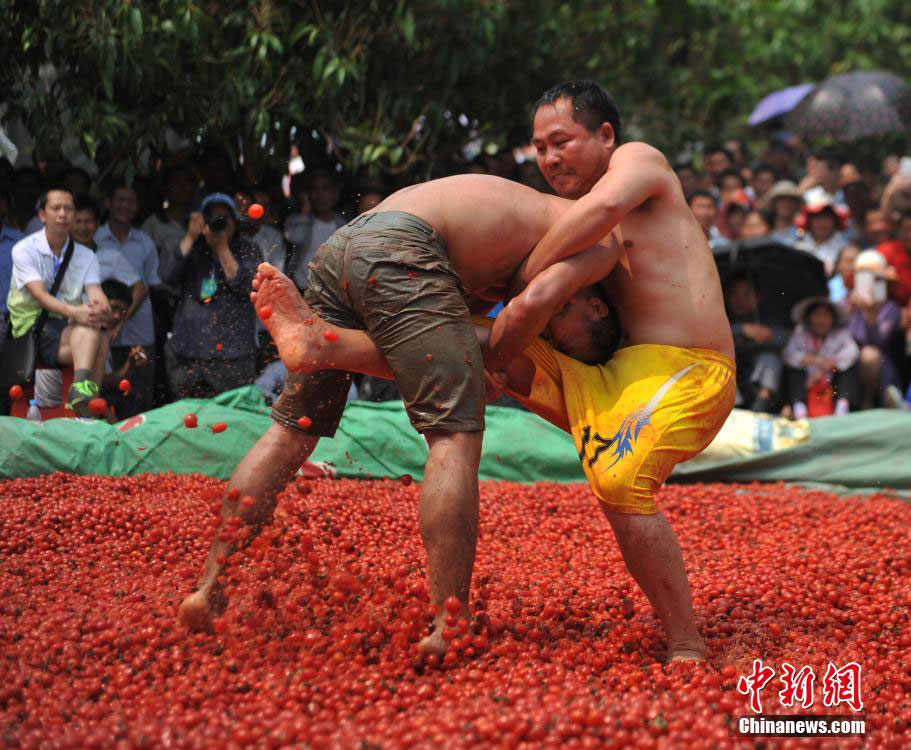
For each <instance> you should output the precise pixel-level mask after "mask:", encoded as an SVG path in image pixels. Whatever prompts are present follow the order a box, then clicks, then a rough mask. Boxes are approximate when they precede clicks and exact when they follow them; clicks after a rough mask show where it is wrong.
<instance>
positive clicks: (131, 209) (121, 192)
mask: <svg viewBox="0 0 911 750" xmlns="http://www.w3.org/2000/svg"><path fill="white" fill-rule="evenodd" d="M105 207H106V208H107V210H108V213H109V221H111V222H113V223H115V224H119V225H120V226H127V227H128V226H130V225H131V224H132V223H133V219H134V218H136V212H137V211H138V210H139V196H138V195H137V193H136V189H135V188H134V187H132V186H131V185H127V184H126V183H125V182H115V183H113V184H112V185H111V186H110V187H109V188H108V197H107V200H106V201H105Z"/></svg>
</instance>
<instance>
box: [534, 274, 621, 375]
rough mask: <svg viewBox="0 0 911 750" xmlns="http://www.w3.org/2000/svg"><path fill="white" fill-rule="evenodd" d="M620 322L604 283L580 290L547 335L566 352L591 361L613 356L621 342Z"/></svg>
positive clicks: (546, 336) (551, 324) (548, 328)
mask: <svg viewBox="0 0 911 750" xmlns="http://www.w3.org/2000/svg"><path fill="white" fill-rule="evenodd" d="M620 333H621V331H620V321H619V319H618V318H617V315H616V313H615V312H614V309H613V306H612V305H611V303H610V301H609V300H608V299H607V296H606V295H605V294H604V292H603V290H602V289H601V287H600V286H598V285H594V286H587V287H584V288H583V289H580V290H579V291H578V292H576V293H575V294H574V295H573V297H572V298H571V299H570V300H569V302H567V303H566V304H565V305H564V306H563V308H562V309H561V310H559V311H558V312H557V313H556V314H555V315H554V316H553V317H552V318H551V319H550V323H548V325H547V329H546V330H545V332H544V336H545V338H546V339H547V340H548V341H549V342H550V343H551V344H552V345H553V346H554V347H555V348H557V349H559V350H560V351H561V352H563V353H564V354H566V355H568V356H570V357H572V358H573V359H578V360H579V361H580V362H586V363H588V364H599V363H601V362H606V361H607V360H608V359H610V357H611V355H612V354H613V353H614V351H615V350H616V348H617V345H618V344H619V343H620Z"/></svg>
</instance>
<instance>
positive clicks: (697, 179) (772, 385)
mask: <svg viewBox="0 0 911 750" xmlns="http://www.w3.org/2000/svg"><path fill="white" fill-rule="evenodd" d="M701 166H702V169H701V170H697V169H696V168H695V167H694V165H693V164H692V163H691V162H682V163H680V164H678V165H676V167H675V169H676V172H677V174H678V176H679V177H680V181H681V184H682V185H683V187H684V191H685V194H686V197H687V200H688V202H689V205H690V207H691V209H692V210H693V213H694V215H695V216H696V218H697V220H698V221H699V223H700V225H701V226H702V228H703V231H704V232H705V235H706V238H707V239H708V241H709V245H710V247H711V248H712V251H713V252H714V253H715V255H716V257H717V258H718V259H719V261H720V262H719V267H722V268H726V269H727V270H728V273H723V274H722V283H723V285H724V291H725V299H726V303H727V308H728V315H729V318H730V320H731V326H732V330H733V333H734V339H735V347H736V352H737V370H738V405H740V406H743V407H746V408H751V409H753V410H754V411H767V412H773V413H782V414H785V415H788V416H794V417H795V418H803V417H806V416H808V415H809V416H816V415H825V414H833V413H835V414H845V413H847V412H849V411H856V410H862V409H870V408H874V407H892V408H908V405H909V403H911V389H909V387H908V386H909V376H911V359H909V358H911V304H909V303H911V159H908V158H904V159H899V158H898V157H894V156H891V157H887V158H886V159H884V160H882V162H881V163H876V164H873V163H870V162H868V161H863V162H856V161H852V160H851V159H850V158H849V157H848V156H847V155H845V154H843V153H840V152H838V151H837V150H833V149H825V150H820V151H816V152H811V153H806V152H804V151H802V150H801V149H800V148H798V147H795V145H794V144H793V143H789V142H788V141H786V140H777V141H775V142H772V143H770V144H769V146H768V147H767V148H766V150H765V151H764V152H763V153H762V154H761V155H760V156H759V158H758V159H756V160H755V161H751V160H749V159H747V158H745V156H744V150H743V147H742V144H741V143H740V142H739V141H731V142H727V143H723V144H718V145H713V146H710V147H708V148H706V149H705V152H704V155H703V159H702V165H701ZM770 246H777V247H778V248H780V249H784V252H779V253H778V254H777V255H776V256H775V257H776V259H777V262H778V264H779V268H778V269H777V270H778V273H779V276H778V278H779V279H782V278H785V277H786V276H788V274H789V273H791V272H792V271H793V270H794V269H796V268H797V267H798V266H801V267H804V268H805V267H806V262H805V259H802V258H801V256H805V255H807V254H808V255H809V256H812V257H813V258H815V259H816V260H817V261H818V264H819V267H820V268H821V274H822V275H823V276H824V278H825V281H826V282H827V284H826V287H824V288H823V289H822V292H824V293H819V291H818V290H817V293H815V294H812V295H808V297H807V299H803V300H799V301H798V302H797V304H795V305H793V307H792V308H791V309H790V310H788V311H786V315H784V316H782V315H779V316H775V315H769V314H768V313H767V312H765V313H764V306H763V304H762V302H763V301H764V300H767V299H769V298H773V297H774V296H775V295H777V294H780V293H781V287H780V286H779V285H777V284H776V283H775V281H774V277H773V280H772V281H771V282H770V281H769V279H768V275H766V279H765V281H761V279H760V278H759V276H758V274H756V273H755V272H752V271H751V270H750V267H751V263H750V262H749V259H750V256H751V254H752V255H756V254H758V253H760V252H762V250H763V249H768V248H769V247H770ZM789 253H790V254H789ZM730 257H736V258H737V259H738V261H737V262H735V263H733V268H732V267H731V264H730V263H728V262H727V260H728V259H729V258H730ZM722 259H724V261H722ZM754 265H755V264H754ZM776 286H777V287H778V288H776Z"/></svg>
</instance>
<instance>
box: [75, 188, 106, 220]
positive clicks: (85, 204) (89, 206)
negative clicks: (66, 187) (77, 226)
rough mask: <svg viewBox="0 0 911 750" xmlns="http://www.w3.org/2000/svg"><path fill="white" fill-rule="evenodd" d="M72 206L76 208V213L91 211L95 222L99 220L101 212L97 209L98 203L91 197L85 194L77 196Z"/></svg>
mask: <svg viewBox="0 0 911 750" xmlns="http://www.w3.org/2000/svg"><path fill="white" fill-rule="evenodd" d="M73 204H74V205H75V206H76V211H77V213H78V212H79V211H91V212H92V215H93V216H94V217H95V221H100V220H101V210H100V209H99V208H98V202H97V201H96V200H95V199H94V198H93V197H92V196H91V195H86V194H85V193H83V194H81V195H77V196H76V197H75V198H74V200H73Z"/></svg>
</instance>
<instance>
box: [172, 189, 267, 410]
mask: <svg viewBox="0 0 911 750" xmlns="http://www.w3.org/2000/svg"><path fill="white" fill-rule="evenodd" d="M201 208H202V213H193V214H191V216H190V222H189V225H188V227H187V233H186V235H184V237H183V239H182V240H181V241H180V243H179V244H178V246H177V247H176V248H175V249H174V250H173V251H172V252H171V253H170V254H169V255H166V256H165V263H164V266H163V267H162V278H163V279H164V281H165V283H166V284H169V285H171V286H173V287H175V288H177V289H179V290H180V291H179V295H178V302H177V312H176V314H175V316H174V335H173V336H172V337H171V338H170V340H169V341H168V343H167V346H166V347H165V356H166V361H167V371H168V379H169V381H170V384H171V389H172V390H173V392H174V395H175V396H177V397H178V398H187V397H190V396H197V397H202V398H206V397H210V396H214V395H215V394H217V393H221V392H222V391H225V390H229V389H231V388H237V387H239V386H241V385H244V384H247V383H252V382H253V379H254V377H255V375H256V367H255V361H256V352H255V347H254V330H255V325H254V321H255V315H254V312H253V305H251V304H250V285H251V283H252V281H253V276H254V275H255V273H256V267H257V265H259V263H260V262H262V255H261V254H260V252H259V249H258V248H257V247H256V245H254V244H253V242H251V241H250V240H249V239H247V238H246V237H243V236H241V235H240V234H238V232H237V221H238V213H237V207H236V205H235V203H234V200H233V199H232V198H231V197H230V196H228V195H225V194H223V193H214V194H212V195H209V196H207V197H206V198H205V200H203V202H202V205H201Z"/></svg>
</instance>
